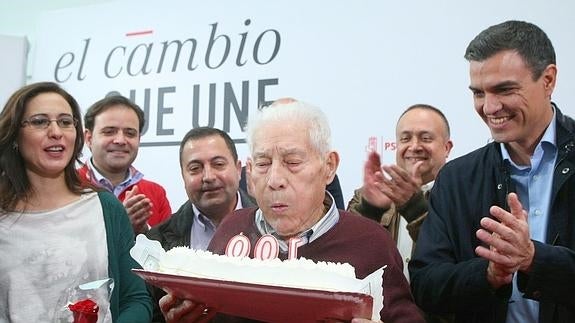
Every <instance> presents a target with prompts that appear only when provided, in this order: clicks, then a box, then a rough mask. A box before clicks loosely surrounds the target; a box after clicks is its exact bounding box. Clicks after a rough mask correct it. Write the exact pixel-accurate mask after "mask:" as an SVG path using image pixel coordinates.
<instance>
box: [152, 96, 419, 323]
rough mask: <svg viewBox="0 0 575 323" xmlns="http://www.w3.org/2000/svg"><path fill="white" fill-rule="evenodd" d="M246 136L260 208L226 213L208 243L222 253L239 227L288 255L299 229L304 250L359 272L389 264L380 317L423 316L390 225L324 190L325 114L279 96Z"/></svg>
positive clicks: (331, 166) (171, 307)
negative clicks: (353, 210)
mask: <svg viewBox="0 0 575 323" xmlns="http://www.w3.org/2000/svg"><path fill="white" fill-rule="evenodd" d="M248 142H249V144H250V152H251V159H250V160H249V161H248V165H247V167H248V171H249V173H250V176H251V182H250V184H251V191H252V193H253V195H254V196H255V198H256V201H257V202H258V205H259V208H249V209H242V210H239V211H236V213H235V214H233V215H232V216H230V217H228V218H227V219H226V221H224V222H223V223H222V224H221V225H220V227H219V228H218V231H217V232H216V234H215V235H214V238H213V239H212V242H211V244H210V247H209V250H212V251H214V252H215V253H218V254H223V253H224V250H225V248H226V244H227V243H228V241H229V240H230V238H232V237H234V236H235V235H237V234H240V233H242V234H243V235H245V236H246V237H248V238H249V239H250V240H251V245H252V246H254V245H255V242H256V241H257V240H258V239H259V238H260V237H262V236H263V235H272V236H273V237H275V238H276V239H277V240H278V242H279V245H280V252H279V258H281V259H286V258H287V257H288V247H287V243H286V242H287V241H288V239H290V238H293V237H299V238H301V239H302V242H303V245H301V246H300V247H299V248H298V249H297V255H298V257H305V258H308V259H312V260H316V261H319V260H321V261H334V262H348V263H350V264H351V265H352V266H354V267H355V272H356V276H357V278H364V277H366V276H367V275H369V274H370V273H372V272H374V271H375V270H377V269H379V268H381V267H382V266H385V265H387V268H386V269H385V271H384V277H383V296H384V302H385V306H384V307H383V309H382V310H381V312H380V316H381V319H382V320H383V321H385V322H423V318H422V317H421V314H420V312H419V310H418V308H417V307H416V306H415V304H414V303H413V300H412V296H411V293H410V291H409V286H408V283H407V280H406V279H405V276H404V275H403V274H402V263H401V258H400V255H399V253H398V251H397V248H396V247H395V244H394V242H393V240H392V239H391V237H390V235H389V233H388V232H387V230H385V229H384V228H382V227H381V226H379V225H378V224H377V223H375V222H373V221H371V220H369V219H365V218H362V217H359V216H355V215H352V214H350V213H348V212H346V211H341V210H337V209H336V207H335V204H334V201H333V198H332V197H331V195H330V194H326V191H325V187H326V184H328V183H330V182H331V181H332V180H333V177H334V175H335V172H336V170H337V166H338V164H339V156H338V154H337V153H336V152H335V151H332V150H331V148H330V129H329V126H328V122H327V119H326V117H325V115H324V114H323V113H322V112H321V111H320V110H319V109H317V108H315V107H313V106H309V105H307V104H305V103H303V102H298V101H295V100H279V101H276V102H275V103H274V104H272V105H271V106H270V107H268V108H264V109H263V110H262V111H261V112H260V113H258V114H257V115H256V116H255V119H252V120H250V123H249V129H248ZM253 252H254V251H253V250H251V251H250V256H252V257H253ZM160 307H161V308H162V311H163V312H164V314H165V315H166V318H167V320H168V321H171V322H182V321H187V320H188V319H194V318H193V317H186V316H187V315H190V316H194V315H196V316H197V315H198V313H202V312H203V309H204V308H203V307H205V306H204V305H203V304H193V303H190V302H189V301H185V302H183V303H179V301H178V300H177V299H176V298H175V297H173V296H172V295H166V296H165V297H164V298H162V299H161V300H160ZM222 319H223V320H224V321H225V318H222ZM234 319H237V318H234ZM357 321H358V322H359V320H357Z"/></svg>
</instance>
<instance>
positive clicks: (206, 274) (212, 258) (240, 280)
mask: <svg viewBox="0 0 575 323" xmlns="http://www.w3.org/2000/svg"><path fill="white" fill-rule="evenodd" d="M229 246H232V248H229V249H230V250H228V249H226V254H228V255H216V254H213V253H211V252H208V251H202V250H194V249H190V248H187V247H176V248H173V249H171V250H168V251H165V250H164V249H163V248H162V246H161V244H160V243H159V242H158V241H155V240H149V239H147V238H146V237H145V236H144V235H138V236H137V237H136V244H135V245H134V247H132V249H131V250H130V255H132V257H133V258H134V259H135V260H136V261H137V262H138V263H139V264H140V265H141V266H142V268H143V269H134V272H135V273H136V274H138V275H139V276H140V277H142V278H144V279H145V280H146V281H147V282H148V283H150V284H152V285H155V286H158V287H160V288H163V289H164V290H166V291H168V292H172V293H174V294H177V295H179V296H180V297H184V298H189V299H192V300H194V301H197V302H201V303H204V304H210V306H212V307H216V308H218V309H219V311H222V312H223V313H227V314H230V315H236V316H240V317H247V318H252V319H255V320H260V321H274V322H285V321H299V322H303V321H316V320H317V319H318V317H322V318H323V317H325V318H332V319H333V318H336V319H338V318H339V319H341V320H343V321H349V320H351V318H353V317H364V318H368V317H370V315H369V314H370V311H371V318H372V319H374V320H379V313H380V311H381V309H382V306H383V298H382V297H383V296H382V295H383V290H382V276H383V270H384V268H383V267H382V268H380V269H378V270H376V271H374V272H373V273H371V274H370V275H368V276H367V277H365V278H364V279H357V278H356V276H355V269H354V268H353V266H351V265H350V264H347V263H343V264H342V263H334V262H314V261H312V260H309V259H305V258H301V257H300V258H297V254H296V253H295V252H294V253H293V254H290V256H288V260H283V261H282V260H280V259H278V258H277V255H276V254H275V252H263V253H258V252H257V248H256V249H254V250H255V251H256V252H255V253H254V255H255V257H256V258H255V259H254V258H250V257H247V256H246V254H245V253H244V254H243V255H241V256H238V255H237V254H238V253H241V252H237V251H238V250H239V249H234V248H233V247H234V245H233V244H231V245H229ZM264 251H267V249H266V250H264ZM229 254H231V255H229ZM262 254H263V255H264V257H262ZM232 255H233V256H232ZM302 302H303V303H302ZM254 303H265V304H266V306H256V307H254V306H253V304H254ZM274 304H275V305H274ZM290 304H291V305H290ZM295 304H298V305H297V307H298V308H300V309H301V311H298V312H297V313H294V312H293V306H296V305H295ZM292 305H293V306H292ZM298 315H299V316H298Z"/></svg>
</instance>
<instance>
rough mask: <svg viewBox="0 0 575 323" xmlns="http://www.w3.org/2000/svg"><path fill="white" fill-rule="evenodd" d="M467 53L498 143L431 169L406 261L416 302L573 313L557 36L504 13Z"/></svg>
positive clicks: (482, 110)
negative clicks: (435, 171) (434, 173)
mask: <svg viewBox="0 0 575 323" xmlns="http://www.w3.org/2000/svg"><path fill="white" fill-rule="evenodd" d="M465 58H466V59H467V60H468V61H469V76H470V86H469V88H470V89H471V91H472V93H473V103H474V106H475V110H476V112H477V113H478V115H479V116H480V117H481V119H483V121H484V122H485V124H486V125H487V127H488V128H489V130H490V132H491V135H492V137H493V139H494V141H493V142H491V143H489V144H487V145H486V146H484V147H482V148H479V149H477V150H475V151H473V152H471V153H469V154H467V155H464V156H462V157H460V158H457V159H455V160H453V161H451V162H449V163H447V164H446V165H445V166H444V167H443V168H442V170H441V172H440V174H439V175H438V177H437V179H436V182H435V185H434V187H433V190H432V192H431V197H430V207H429V214H428V216H427V218H426V220H425V222H424V223H423V226H422V228H421V230H420V233H419V241H418V244H417V246H416V249H415V254H414V257H413V260H412V261H411V262H410V263H409V271H410V274H411V284H412V285H411V286H412V291H413V293H414V296H415V298H416V301H417V303H418V305H420V306H421V307H422V308H423V309H424V310H426V311H434V312H439V313H449V312H451V313H454V314H455V321H456V322H493V323H496V322H506V323H520V322H521V323H525V322H528V323H534V322H540V323H551V322H575V298H573V286H575V221H573V219H574V217H573V211H574V210H575V199H574V198H573V196H574V192H575V176H574V174H575V154H574V150H575V149H574V147H575V141H574V139H575V132H574V130H575V121H574V120H573V119H571V118H569V117H567V116H565V115H563V114H562V113H561V110H559V108H558V107H557V105H555V104H554V103H553V102H552V101H551V96H552V94H553V90H554V89H555V84H556V80H557V65H556V59H555V50H554V49H553V45H552V44H551V41H550V40H549V38H548V37H547V35H546V34H545V32H544V31H543V30H541V29H540V28H539V27H537V26H535V25H534V24H531V23H528V22H523V21H506V22H503V23H500V24H497V25H494V26H491V27H489V28H487V29H485V30H484V31H482V32H481V33H479V34H478V35H477V36H476V37H475V38H474V39H473V40H472V41H471V42H470V43H469V45H468V47H467V50H466V51H465Z"/></svg>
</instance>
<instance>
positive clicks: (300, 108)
mask: <svg viewBox="0 0 575 323" xmlns="http://www.w3.org/2000/svg"><path fill="white" fill-rule="evenodd" d="M278 121H279V122H281V123H286V124H287V123H300V124H305V125H307V132H308V136H309V140H310V143H311V144H312V146H313V147H315V148H316V149H317V151H318V152H319V154H320V155H321V157H322V158H324V157H325V156H326V154H327V153H328V152H330V151H331V131H330V128H329V123H328V121H327V117H326V115H325V114H324V113H323V112H322V111H321V110H320V109H319V108H318V107H315V106H313V105H310V104H307V103H305V102H302V101H297V100H295V99H292V98H283V99H279V100H276V101H274V102H273V103H272V104H271V105H269V106H266V107H263V108H262V109H261V110H260V111H258V112H256V113H255V114H251V115H250V118H249V121H248V132H247V135H248V137H247V140H248V145H249V148H250V152H251V154H252V156H253V154H254V144H253V143H254V135H255V134H256V133H257V132H258V130H259V129H260V128H261V127H262V126H264V125H266V124H268V123H270V122H274V123H275V122H278Z"/></svg>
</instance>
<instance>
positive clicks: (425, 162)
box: [348, 104, 453, 274]
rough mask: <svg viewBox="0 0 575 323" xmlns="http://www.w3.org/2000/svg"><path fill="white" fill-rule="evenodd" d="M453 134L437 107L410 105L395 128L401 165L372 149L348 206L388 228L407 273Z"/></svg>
mask: <svg viewBox="0 0 575 323" xmlns="http://www.w3.org/2000/svg"><path fill="white" fill-rule="evenodd" d="M449 137H450V131H449V123H448V122H447V118H445V115H444V114H443V113H442V112H441V111H440V110H439V109H437V108H435V107H433V106H431V105H427V104H415V105H412V106H410V107H409V108H407V109H406V110H405V111H404V112H403V113H402V114H401V116H400V117H399V120H398V121H397V125H396V127H395V138H396V144H397V150H396V151H395V159H396V163H397V165H386V166H383V167H382V165H381V162H380V159H379V155H378V154H377V153H376V152H372V153H370V156H369V158H368V160H367V161H366V162H365V166H364V177H363V186H362V188H361V189H358V190H356V191H355V194H354V197H353V198H352V199H351V201H350V202H349V204H348V210H349V211H352V212H356V213H359V214H361V215H363V216H365V217H368V218H370V219H373V220H375V221H377V222H379V223H381V225H383V226H384V227H386V228H387V229H388V230H389V232H390V233H391V235H392V237H393V238H394V240H395V241H396V242H397V246H398V249H399V252H400V253H401V255H402V257H403V260H404V264H405V268H406V269H405V270H406V274H407V263H408V262H409V258H410V257H411V253H412V250H413V248H412V246H413V243H414V242H415V241H417V234H418V232H419V228H420V227H421V224H422V223H423V220H424V219H425V217H426V215H427V198H426V197H428V196H429V194H428V193H429V190H430V189H431V187H432V186H433V181H434V180H435V177H436V176H437V173H438V172H439V169H441V167H442V166H443V165H444V164H445V161H446V160H447V157H449V152H450V151H451V148H452V147H453V143H452V142H451V140H450V139H449ZM384 172H385V173H387V175H388V176H389V177H386V176H385V175H384ZM406 229H407V230H406ZM408 233H409V234H408Z"/></svg>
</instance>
